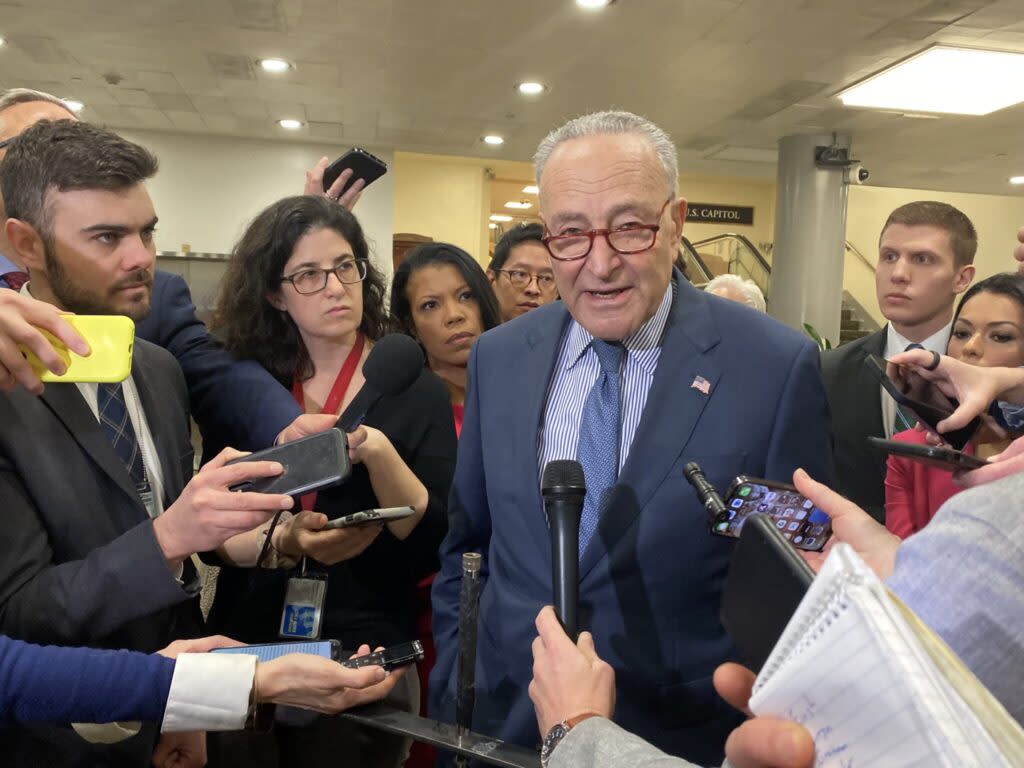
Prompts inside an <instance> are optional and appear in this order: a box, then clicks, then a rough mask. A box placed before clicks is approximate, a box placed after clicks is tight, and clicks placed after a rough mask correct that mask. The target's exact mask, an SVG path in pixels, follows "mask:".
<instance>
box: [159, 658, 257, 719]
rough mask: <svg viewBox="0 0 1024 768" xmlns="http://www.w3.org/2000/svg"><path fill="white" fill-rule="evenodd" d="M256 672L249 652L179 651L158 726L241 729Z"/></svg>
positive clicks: (247, 710)
mask: <svg viewBox="0 0 1024 768" xmlns="http://www.w3.org/2000/svg"><path fill="white" fill-rule="evenodd" d="M255 675H256V657H255V656H253V655H251V654H243V653H237V654H236V653H225V654H207V653H182V654H180V655H179V656H178V659H177V661H176V662H175V665H174V677H172V678H171V691H170V693H169V695H168V696H167V709H166V710H165V711H164V722H163V725H162V726H161V728H160V730H161V731H163V732H169V731H237V730H241V729H242V728H244V727H245V718H246V715H247V714H248V712H249V695H250V694H251V693H252V686H253V678H254V677H255Z"/></svg>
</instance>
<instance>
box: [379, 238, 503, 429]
mask: <svg viewBox="0 0 1024 768" xmlns="http://www.w3.org/2000/svg"><path fill="white" fill-rule="evenodd" d="M391 319H392V323H393V324H394V326H395V327H396V328H397V329H398V330H400V331H402V332H404V333H408V334H409V335H410V336H412V337H413V338H414V339H416V340H417V341H418V342H419V343H420V346H422V347H423V352H424V354H425V355H426V358H427V367H428V368H430V370H432V371H433V372H434V373H436V374H437V375H438V376H440V377H441V380H442V381H444V383H445V386H446V387H447V388H448V394H449V396H450V397H451V401H452V410H453V412H454V414H455V429H456V432H458V431H459V430H460V429H461V428H462V408H463V401H464V400H465V397H466V364H467V362H468V360H469V350H470V348H471V347H472V346H473V342H475V341H476V339H477V337H478V336H479V335H480V334H481V333H483V332H484V331H488V330H490V329H491V328H494V327H495V326H497V325H499V324H500V323H501V311H500V310H499V309H498V300H497V299H496V298H495V296H494V290H493V289H492V288H491V284H490V281H489V280H488V279H487V274H486V273H485V272H484V270H483V267H481V266H480V265H479V264H478V263H477V262H476V260H475V259H474V258H473V257H472V256H470V255H469V254H468V253H466V252H465V251H464V250H462V249H461V248H459V247H458V246H456V245H452V244H451V243H426V244H424V245H420V246H418V247H417V248H416V249H414V250H413V251H412V253H410V254H409V255H408V257H407V258H406V260H405V261H404V262H402V264H401V265H400V266H399V267H398V269H397V270H395V277H394V280H393V281H392V283H391Z"/></svg>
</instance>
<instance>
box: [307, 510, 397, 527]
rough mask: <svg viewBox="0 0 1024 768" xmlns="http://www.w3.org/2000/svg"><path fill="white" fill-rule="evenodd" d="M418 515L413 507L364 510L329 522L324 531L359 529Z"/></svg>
mask: <svg viewBox="0 0 1024 768" xmlns="http://www.w3.org/2000/svg"><path fill="white" fill-rule="evenodd" d="M415 514H416V510H414V509H413V508H412V507H385V508H383V509H364V510H363V511H362V512H353V513H352V514H351V515H345V516H344V517H337V518H335V519H334V520H329V521H328V522H327V525H325V526H324V527H323V528H322V530H325V531H329V530H334V529H335V528H358V527H361V526H364V525H373V524H374V523H387V522H390V521H392V520H401V519H403V518H406V517H410V516H412V515H415Z"/></svg>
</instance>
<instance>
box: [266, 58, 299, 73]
mask: <svg viewBox="0 0 1024 768" xmlns="http://www.w3.org/2000/svg"><path fill="white" fill-rule="evenodd" d="M260 66H261V67H263V71H264V72H274V73H280V72H287V71H288V70H289V69H291V68H292V65H291V64H289V63H288V62H287V61H285V60H284V59H260Z"/></svg>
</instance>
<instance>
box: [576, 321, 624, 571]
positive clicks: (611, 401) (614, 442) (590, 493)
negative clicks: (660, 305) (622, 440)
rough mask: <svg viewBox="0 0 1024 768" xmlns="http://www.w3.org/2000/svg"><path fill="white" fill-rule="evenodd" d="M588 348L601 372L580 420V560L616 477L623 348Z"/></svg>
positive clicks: (594, 345)
mask: <svg viewBox="0 0 1024 768" xmlns="http://www.w3.org/2000/svg"><path fill="white" fill-rule="evenodd" d="M590 348H591V349H593V350H594V353H595V354H596V355H597V359H598V362H599V363H600V365H601V370H600V372H599V373H598V375H597V380H596V381H595V382H594V385H593V386H592V387H591V388H590V393H589V394H588V395H587V401H586V403H584V405H583V416H582V418H581V420H580V442H579V445H578V446H577V448H576V457H577V459H578V460H579V462H580V464H581V465H583V475H584V477H585V478H586V481H587V495H586V498H585V499H584V503H583V516H582V518H581V519H580V559H581V560H582V559H583V553H584V552H585V551H586V549H587V544H588V543H589V542H590V539H591V537H592V536H593V535H594V531H596V530H597V522H598V520H600V519H601V513H602V512H603V511H604V507H605V505H606V503H607V496H608V494H609V492H610V491H611V489H612V486H613V485H615V480H616V478H617V477H618V475H619V426H620V413H621V406H620V402H619V400H620V392H621V389H622V387H621V385H620V383H619V367H620V365H621V364H622V356H623V354H625V351H626V350H625V347H623V346H622V345H621V344H610V343H608V342H607V341H601V340H600V339H594V340H593V341H592V342H591V343H590Z"/></svg>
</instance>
